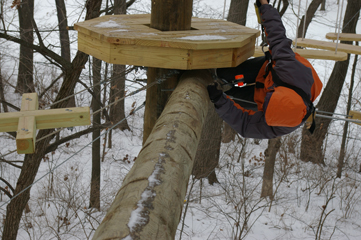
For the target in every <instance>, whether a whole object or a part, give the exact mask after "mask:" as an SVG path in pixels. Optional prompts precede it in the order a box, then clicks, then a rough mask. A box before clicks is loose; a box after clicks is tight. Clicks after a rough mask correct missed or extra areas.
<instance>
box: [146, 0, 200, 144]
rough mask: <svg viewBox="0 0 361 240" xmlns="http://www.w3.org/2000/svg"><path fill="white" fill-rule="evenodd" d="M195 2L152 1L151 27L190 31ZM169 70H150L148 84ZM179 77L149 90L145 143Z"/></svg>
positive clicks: (178, 0)
mask: <svg viewBox="0 0 361 240" xmlns="http://www.w3.org/2000/svg"><path fill="white" fill-rule="evenodd" d="M192 6H193V0H173V1H169V0H152V10H151V22H150V27H151V28H155V29H158V30H161V31H179V30H190V29H191V22H192ZM167 72H168V70H165V69H159V68H149V69H148V84H150V83H152V82H154V81H157V80H156V79H157V78H159V76H161V75H164V74H165V75H166V74H167ZM177 82H178V77H177V76H173V77H172V79H168V80H167V81H166V82H164V83H162V84H160V85H158V86H153V87H151V88H149V89H148V90H147V96H146V102H147V105H146V106H145V112H144V131H143V143H144V142H145V141H146V140H147V138H148V136H149V134H150V132H151V131H152V129H153V126H154V124H155V122H156V120H157V119H158V117H159V116H160V114H161V113H162V111H163V109H164V107H165V104H166V102H167V99H168V98H169V96H170V94H171V89H174V88H175V87H176V86H177Z"/></svg>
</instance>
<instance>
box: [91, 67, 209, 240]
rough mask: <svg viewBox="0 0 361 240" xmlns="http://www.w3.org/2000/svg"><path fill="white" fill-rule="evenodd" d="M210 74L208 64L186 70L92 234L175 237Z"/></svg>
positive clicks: (136, 239)
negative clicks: (205, 66) (205, 67)
mask: <svg viewBox="0 0 361 240" xmlns="http://www.w3.org/2000/svg"><path fill="white" fill-rule="evenodd" d="M211 80H212V78H211V75H210V74H209V73H208V72H207V71H204V70H203V71H187V72H185V73H184V74H183V76H182V77H181V80H180V82H179V85H178V86H177V88H176V90H175V91H174V92H173V93H172V95H171V97H170V99H169V102H168V103H167V106H166V107H165V109H164V111H163V113H162V115H161V116H160V117H159V119H158V121H157V123H156V125H155V126H154V129H153V131H152V133H151V134H150V135H149V137H148V140H147V141H146V142H145V144H144V146H143V148H142V150H141V151H140V153H139V156H138V157H137V160H136V161H135V163H134V165H133V167H132V169H131V170H130V171H129V173H128V174H127V176H126V177H125V179H124V181H123V185H122V187H121V188H120V190H119V192H118V194H117V196H116V197H115V199H114V202H113V204H112V205H111V207H110V208H109V210H108V213H107V215H106V216H105V218H104V219H103V221H102V223H101V224H100V226H99V227H98V229H97V230H96V232H95V234H94V237H93V239H97V240H100V239H102V240H105V239H125V238H127V237H128V238H129V239H130V238H131V239H133V240H139V239H157V240H163V239H174V236H175V234H176V230H177V225H178V223H179V220H180V216H181V212H182V207H183V204H184V197H185V194H186V190H187V185H188V181H189V177H190V174H191V172H192V165H193V162H194V157H195V154H196V150H197V145H198V142H199V140H200V138H201V131H202V126H203V123H204V121H205V118H206V115H207V111H208V109H207V108H208V106H209V104H208V103H209V97H208V93H207V90H206V85H207V84H208V83H209V82H210V81H211ZM131 216H132V221H130V217H131ZM139 220H140V221H139ZM128 238H127V239H128Z"/></svg>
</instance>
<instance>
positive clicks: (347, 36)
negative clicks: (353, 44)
mask: <svg viewBox="0 0 361 240" xmlns="http://www.w3.org/2000/svg"><path fill="white" fill-rule="evenodd" d="M326 38H327V39H331V40H337V33H327V34H326ZM339 40H340V41H357V42H358V41H361V34H356V33H340V37H339Z"/></svg>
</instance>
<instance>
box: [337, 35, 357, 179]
mask: <svg viewBox="0 0 361 240" xmlns="http://www.w3.org/2000/svg"><path fill="white" fill-rule="evenodd" d="M356 45H358V42H356ZM357 57H358V55H355V59H354V62H353V66H352V74H351V83H350V89H349V91H348V100H347V109H346V114H348V113H349V111H350V110H351V104H352V89H353V86H354V82H355V73H356V67H357V60H358V58H357ZM347 131H348V121H345V123H344V126H343V134H342V142H341V149H340V156H339V158H338V165H337V174H336V176H337V177H338V178H341V175H342V168H343V165H344V161H345V154H346V140H347Z"/></svg>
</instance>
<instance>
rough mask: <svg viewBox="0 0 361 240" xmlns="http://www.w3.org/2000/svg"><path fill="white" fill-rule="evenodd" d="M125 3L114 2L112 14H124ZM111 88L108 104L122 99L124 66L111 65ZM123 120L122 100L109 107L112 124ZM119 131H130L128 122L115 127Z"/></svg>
mask: <svg viewBox="0 0 361 240" xmlns="http://www.w3.org/2000/svg"><path fill="white" fill-rule="evenodd" d="M126 5H127V4H126V1H125V0H115V1H114V14H115V15H119V14H126V10H127V8H126ZM111 82H112V84H111V85H112V87H111V89H110V102H114V101H116V100H118V99H121V98H123V97H124V90H125V66H124V65H118V64H114V65H113V72H112V81H111ZM124 118H125V113H124V100H122V101H119V102H117V103H116V104H114V105H112V106H111V107H110V119H111V121H112V122H114V123H117V122H119V121H120V120H122V119H124ZM117 128H118V129H120V130H122V131H123V130H126V129H128V130H129V129H130V128H129V125H128V121H127V120H124V121H123V122H122V123H121V124H119V125H118V126H117Z"/></svg>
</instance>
